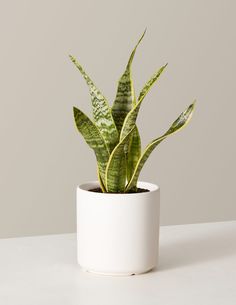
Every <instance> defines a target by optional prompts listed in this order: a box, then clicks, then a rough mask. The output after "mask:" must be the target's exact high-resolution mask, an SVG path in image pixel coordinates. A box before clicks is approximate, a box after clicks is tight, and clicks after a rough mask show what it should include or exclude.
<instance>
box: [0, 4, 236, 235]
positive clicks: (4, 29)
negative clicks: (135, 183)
mask: <svg viewBox="0 0 236 305" xmlns="http://www.w3.org/2000/svg"><path fill="white" fill-rule="evenodd" d="M235 11H236V2H235V1H233V0H232V1H230V0H224V1H222V0H221V1H217V0H212V1H211V0H196V1H193V0H192V1H191V0H179V1H174V0H173V1H167V0H163V1H160V0H159V1H157V0H155V1H150V0H145V1H144V0H143V1H141V0H138V1H137V0H136V1H134V0H119V1H111V0H110V1H108V0H107V1H105V0H100V1H95V0H94V1H79V0H77V1H73V0H64V1H62V0H61V1H58V0H41V1H36V0H35V1H33V0H21V1H18V0H12V1H7V0H5V1H4V0H1V1H0V32H1V33H0V145H1V149H0V237H11V236H25V235H36V234H47V233H61V232H72V231H75V213H76V208H75V189H76V185H77V184H79V183H81V182H84V181H88V180H93V179H96V167H95V158H94V155H93V152H92V151H90V150H89V149H88V147H87V145H86V144H85V143H84V141H83V139H82V137H81V136H80V135H79V134H78V132H77V131H76V129H75V126H74V122H73V116H72V106H73V105H76V106H77V107H80V108H81V109H83V110H84V111H86V112H87V113H89V112H91V108H90V98H89V95H88V90H87V86H86V84H85V82H84V80H83V79H82V77H81V75H80V73H79V72H78V71H77V70H76V69H75V68H74V66H73V65H72V63H71V62H70V61H69V59H68V54H73V55H75V56H77V57H78V59H79V60H80V62H81V63H82V64H83V66H84V67H85V68H86V71H87V72H88V73H89V74H90V76H91V77H92V78H93V79H94V81H95V83H96V84H97V86H98V87H99V88H101V90H102V92H103V93H104V95H105V96H106V97H107V98H108V99H109V101H110V102H112V101H113V100H114V96H115V91H116V85H117V80H118V78H119V77H120V75H121V73H122V72H123V70H124V68H125V65H126V62H127V59H128V57H129V54H130V52H131V50H132V48H133V47H134V45H135V43H136V42H137V40H138V38H139V37H140V35H141V34H142V32H143V30H144V29H145V28H146V27H147V34H146V37H145V39H144V40H143V42H142V44H141V45H140V47H139V49H138V51H137V54H136V57H135V60H134V63H133V77H134V80H135V86H136V92H137V93H138V91H139V90H140V89H141V87H142V85H143V84H144V83H145V82H146V81H147V80H148V78H149V77H150V76H151V74H152V73H153V72H154V71H155V70H156V69H157V68H158V67H160V66H161V65H163V64H165V63H166V62H168V63H169V65H168V69H167V71H166V72H165V73H164V74H163V76H162V77H161V80H160V82H159V83H158V85H156V86H154V88H153V89H152V91H151V92H150V93H149V94H148V96H147V97H146V99H145V102H144V103H143V106H142V109H141V111H140V116H139V119H138V126H139V128H140V130H141V135H142V139H143V145H146V144H147V143H148V142H149V141H150V140H152V139H153V138H155V137H157V136H159V135H161V133H162V132H163V131H165V130H166V129H167V128H168V126H169V124H170V123H171V122H172V121H173V120H174V119H175V118H176V117H177V115H178V114H179V113H180V112H181V111H182V110H184V109H185V107H186V106H187V105H188V104H190V103H191V102H192V101H193V99H195V98H196V99H197V109H196V112H195V114H194V117H193V120H192V122H191V123H190V124H189V125H188V127H187V128H186V129H184V130H183V131H182V132H181V133H179V134H177V135H175V136H173V137H171V138H169V139H168V140H167V141H166V142H163V143H162V144H161V145H160V146H159V147H158V148H157V149H156V150H155V151H154V152H153V154H152V156H151V157H150V160H149V161H148V162H147V164H146V165H145V168H144V170H143V172H142V175H141V179H142V180H146V181H150V182H155V183H157V184H159V185H160V187H161V223H162V224H164V225H167V224H183V223H195V222H209V221H222V220H233V219H236V202H235V195H236V186H235V184H236V179H235V172H236V166H235V156H236V144H235V115H236V97H235V95H236V93H235V92H236V86H235V71H236V56H235V54H236V34H235V28H236V18H235Z"/></svg>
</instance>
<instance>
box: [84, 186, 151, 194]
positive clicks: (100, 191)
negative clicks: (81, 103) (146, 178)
mask: <svg viewBox="0 0 236 305" xmlns="http://www.w3.org/2000/svg"><path fill="white" fill-rule="evenodd" d="M89 191H90V192H94V193H102V190H101V188H100V187H97V188H95V189H91V190H89ZM147 192H149V190H147V189H142V188H137V191H136V192H134V191H129V192H127V193H104V194H137V193H147Z"/></svg>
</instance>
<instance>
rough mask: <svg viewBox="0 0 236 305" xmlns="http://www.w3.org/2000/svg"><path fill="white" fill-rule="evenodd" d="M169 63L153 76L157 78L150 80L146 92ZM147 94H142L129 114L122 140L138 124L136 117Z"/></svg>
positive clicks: (124, 124)
mask: <svg viewBox="0 0 236 305" xmlns="http://www.w3.org/2000/svg"><path fill="white" fill-rule="evenodd" d="M166 66H167V65H164V66H163V67H161V68H160V69H159V70H158V72H157V73H155V75H154V76H153V78H154V79H155V80H154V81H153V82H152V81H149V87H148V85H146V86H145V87H146V90H145V92H146V93H147V92H148V90H149V89H148V88H150V87H151V86H152V84H153V83H154V82H155V81H156V80H157V79H158V78H159V77H160V75H161V74H162V72H163V71H164V69H165V68H166ZM145 95H146V94H144V95H142V96H141V98H140V99H139V100H138V103H137V104H136V105H135V106H134V108H133V109H132V110H131V111H130V112H129V113H128V114H127V116H126V118H125V120H124V123H123V126H122V129H121V132H120V140H122V139H123V138H124V137H125V136H126V135H127V134H128V133H129V132H130V130H131V129H133V127H134V126H135V124H136V119H137V116H138V112H139V109H140V106H141V104H142V102H143V99H144V97H145Z"/></svg>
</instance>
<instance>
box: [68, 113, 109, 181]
mask: <svg viewBox="0 0 236 305" xmlns="http://www.w3.org/2000/svg"><path fill="white" fill-rule="evenodd" d="M73 109H74V118H75V123H76V126H77V128H78V130H79V132H80V133H81V134H82V136H83V137H84V139H85V141H86V142H87V144H88V145H89V146H90V148H92V149H93V150H94V152H95V155H96V159H97V164H98V169H99V173H100V175H101V179H102V180H103V181H105V170H106V165H107V162H108V160H109V156H110V154H109V150H108V148H107V146H106V143H105V141H104V139H103V137H102V135H101V133H100V131H99V129H98V128H97V126H96V125H95V124H94V123H93V122H92V121H91V120H90V119H89V118H88V117H87V116H86V115H85V114H84V113H83V112H82V111H81V110H79V109H78V108H76V107H74V108H73Z"/></svg>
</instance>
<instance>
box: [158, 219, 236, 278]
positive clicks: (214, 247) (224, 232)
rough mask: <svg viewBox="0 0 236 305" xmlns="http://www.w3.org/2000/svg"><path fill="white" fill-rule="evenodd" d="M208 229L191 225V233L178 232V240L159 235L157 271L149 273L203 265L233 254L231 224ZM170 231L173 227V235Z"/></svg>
mask: <svg viewBox="0 0 236 305" xmlns="http://www.w3.org/2000/svg"><path fill="white" fill-rule="evenodd" d="M209 226H212V227H209V229H208V228H207V229H201V228H199V229H198V225H196V227H195V225H193V230H192V231H191V232H192V233H193V234H192V233H191V234H190V235H188V234H187V233H182V235H183V236H181V238H180V240H179V239H178V237H176V238H175V241H173V240H171V241H168V239H167V238H166V236H165V234H161V240H160V263H159V267H158V269H154V270H153V272H155V271H158V272H159V271H165V270H168V269H176V268H181V267H185V266H189V265H195V264H204V263H207V262H210V261H215V260H220V259H224V258H227V257H229V256H232V255H235V252H236V234H235V231H234V227H233V226H231V222H228V223H225V224H222V225H221V223H219V224H216V225H215V224H209ZM174 228H175V226H173V234H175V231H174V230H175V229H174ZM186 230H187V228H186ZM190 230H191V229H190ZM163 233H164V232H163ZM194 235H195V236H196V237H195V238H194ZM188 236H189V238H188Z"/></svg>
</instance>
